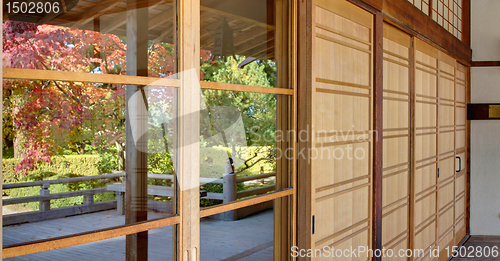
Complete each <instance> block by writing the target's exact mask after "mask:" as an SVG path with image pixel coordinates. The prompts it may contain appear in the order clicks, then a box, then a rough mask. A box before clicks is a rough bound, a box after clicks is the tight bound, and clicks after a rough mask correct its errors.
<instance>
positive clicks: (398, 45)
mask: <svg viewBox="0 0 500 261" xmlns="http://www.w3.org/2000/svg"><path fill="white" fill-rule="evenodd" d="M410 40H411V39H410V36H409V35H407V34H405V33H403V32H401V31H399V30H397V29H396V28H394V27H392V26H390V25H388V24H385V25H384V42H383V48H384V63H383V69H384V75H383V80H384V84H383V87H384V88H383V102H384V103H383V157H382V160H383V164H382V167H383V185H382V187H383V190H382V197H383V199H382V205H383V208H382V246H383V248H385V249H392V250H393V251H394V252H395V253H398V251H399V250H400V249H405V250H406V249H408V248H409V242H410V241H409V236H410V228H409V218H410V216H409V211H410V208H409V205H410V117H409V116H410V82H409V75H410ZM404 242H405V243H406V244H404ZM386 258H387V259H390V260H406V258H399V259H398V258H388V257H386ZM383 259H384V258H383Z"/></svg>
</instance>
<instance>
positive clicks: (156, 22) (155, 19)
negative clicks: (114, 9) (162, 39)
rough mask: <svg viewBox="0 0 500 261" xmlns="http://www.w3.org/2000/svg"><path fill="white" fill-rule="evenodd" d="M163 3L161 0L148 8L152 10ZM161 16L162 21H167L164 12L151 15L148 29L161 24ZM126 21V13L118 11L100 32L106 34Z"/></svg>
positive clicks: (163, 0)
mask: <svg viewBox="0 0 500 261" xmlns="http://www.w3.org/2000/svg"><path fill="white" fill-rule="evenodd" d="M167 2H170V0H168V1H167ZM164 3H165V0H162V1H160V2H158V3H156V4H154V5H152V6H150V7H149V10H150V11H151V10H153V9H154V8H156V7H157V6H159V5H161V4H164ZM169 10H172V9H169ZM162 17H163V23H164V22H166V21H168V20H167V19H165V15H164V12H162V13H160V14H159V15H157V16H155V17H153V18H152V19H151V20H150V21H149V24H148V26H149V29H150V30H151V29H153V28H155V27H157V26H159V25H161V24H163V23H162V22H161V19H160V18H162ZM126 22H127V17H126V15H123V13H118V14H117V15H116V16H115V17H114V18H113V20H112V21H111V22H109V23H108V25H107V26H106V28H104V29H102V30H101V33H102V34H107V33H109V32H111V31H113V30H115V29H116V28H118V27H120V26H122V25H124V24H125V23H126Z"/></svg>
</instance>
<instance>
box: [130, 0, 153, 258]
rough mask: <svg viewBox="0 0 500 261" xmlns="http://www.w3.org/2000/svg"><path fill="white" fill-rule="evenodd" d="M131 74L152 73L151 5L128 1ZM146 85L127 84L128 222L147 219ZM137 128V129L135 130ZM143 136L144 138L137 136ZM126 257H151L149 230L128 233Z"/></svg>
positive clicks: (142, 74) (145, 74) (144, 74)
mask: <svg viewBox="0 0 500 261" xmlns="http://www.w3.org/2000/svg"><path fill="white" fill-rule="evenodd" d="M128 3H129V5H128V10H127V74H128V75H133V76H146V77H147V76H148V42H147V41H146V40H145V39H147V38H148V21H147V19H143V17H148V9H147V8H139V7H138V6H137V5H136V2H134V1H130V0H129V1H128ZM144 88H145V86H144V85H127V90H126V92H127V94H126V95H127V97H126V99H127V103H126V111H127V114H126V117H127V120H126V155H127V157H126V162H127V163H126V165H125V167H126V172H127V177H126V192H127V193H125V195H126V211H125V224H133V223H137V222H141V221H145V220H147V218H148V217H147V215H148V214H147V157H148V138H147V130H148V112H147V108H146V107H144V106H147V105H146V104H143V103H142V102H143V101H145V99H146V97H145V95H146V94H145V92H144ZM133 129H136V130H137V131H135V132H134V131H133ZM134 134H136V135H140V137H136V136H134ZM126 246H127V247H126V249H127V250H126V260H128V261H132V260H147V258H148V231H143V232H139V233H136V234H131V235H127V236H126Z"/></svg>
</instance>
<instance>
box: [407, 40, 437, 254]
mask: <svg viewBox="0 0 500 261" xmlns="http://www.w3.org/2000/svg"><path fill="white" fill-rule="evenodd" d="M414 52H415V61H414V63H415V91H414V93H415V103H414V106H415V122H414V127H413V132H414V133H413V135H414V137H415V145H414V166H413V169H414V173H413V181H414V182H413V184H414V185H413V186H414V187H413V191H414V195H413V202H412V203H413V205H414V206H413V207H414V212H413V213H414V214H413V215H414V216H413V219H414V220H413V225H414V228H413V229H414V232H413V233H414V238H413V240H414V242H413V248H414V249H424V250H425V256H426V257H425V258H423V259H419V258H417V259H416V260H432V259H431V258H429V251H430V247H435V246H436V234H437V231H436V230H437V212H438V209H437V175H438V174H437V172H438V148H437V140H438V118H437V116H438V77H437V76H438V50H437V49H435V48H433V47H431V46H430V45H428V44H426V43H424V42H422V41H420V40H418V39H416V40H415V41H414Z"/></svg>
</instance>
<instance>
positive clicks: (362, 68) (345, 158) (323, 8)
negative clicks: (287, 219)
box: [310, 0, 373, 260]
mask: <svg viewBox="0 0 500 261" xmlns="http://www.w3.org/2000/svg"><path fill="white" fill-rule="evenodd" d="M316 4H317V6H316V7H315V10H314V14H313V19H314V23H313V24H314V30H313V32H314V35H313V43H314V45H313V46H314V49H313V54H314V58H313V59H314V60H313V68H314V69H313V90H312V99H313V100H312V111H311V113H312V115H311V117H312V124H313V126H311V129H312V132H311V136H312V138H313V139H312V141H313V142H312V144H313V145H312V148H311V156H310V160H311V164H312V166H311V168H312V190H313V191H312V199H311V201H312V215H313V224H314V225H313V230H314V231H312V233H313V235H312V248H313V249H320V248H324V247H334V248H336V249H350V248H351V247H352V248H357V247H358V246H371V203H370V202H371V194H372V193H371V191H372V169H371V165H372V154H371V147H372V141H371V139H370V137H371V134H372V133H371V129H372V93H373V91H372V86H373V83H372V79H371V76H372V49H373V45H372V39H373V38H372V27H373V26H372V24H373V16H372V14H370V13H368V12H366V11H364V10H362V9H360V8H358V7H356V6H354V5H352V4H350V3H348V2H347V1H327V0H318V1H316ZM325 260H332V258H331V257H330V258H327V259H325ZM333 260H366V257H357V258H354V257H339V258H338V259H335V258H333Z"/></svg>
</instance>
